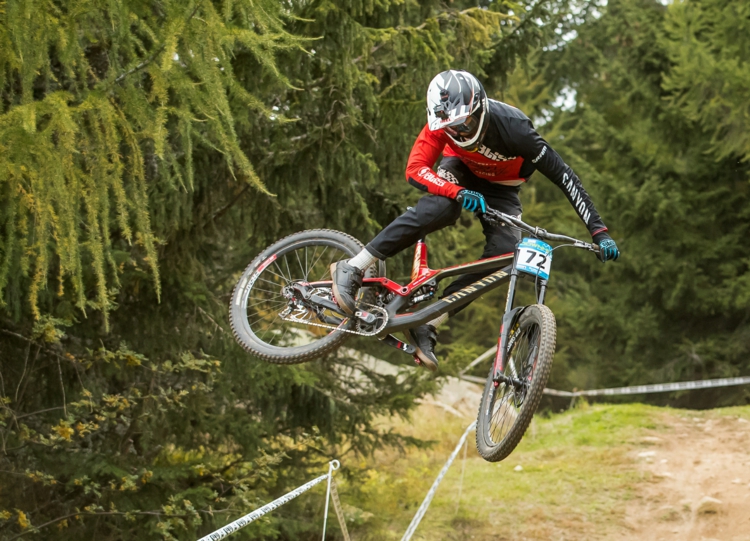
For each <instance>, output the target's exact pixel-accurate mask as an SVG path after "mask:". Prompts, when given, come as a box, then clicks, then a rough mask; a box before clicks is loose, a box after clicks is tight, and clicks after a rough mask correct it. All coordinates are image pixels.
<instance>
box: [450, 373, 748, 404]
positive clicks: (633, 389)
mask: <svg viewBox="0 0 750 541" xmlns="http://www.w3.org/2000/svg"><path fill="white" fill-rule="evenodd" d="M458 377H459V378H460V379H463V380H466V381H471V382H474V383H481V384H484V383H485V382H486V381H487V379H486V378H480V377H477V376H466V375H463V374H462V375H459V376H458ZM733 385H750V377H747V376H746V377H740V378H719V379H704V380H698V381H678V382H675V383H655V384H652V385H633V386H630V387H615V388H612V389H592V390H589V391H573V392H571V391H558V390H557V389H544V394H547V395H550V396H564V397H568V398H573V397H576V396H613V395H626V394H648V393H669V392H673V391H689V390H692V389H710V388H713V387H731V386H733Z"/></svg>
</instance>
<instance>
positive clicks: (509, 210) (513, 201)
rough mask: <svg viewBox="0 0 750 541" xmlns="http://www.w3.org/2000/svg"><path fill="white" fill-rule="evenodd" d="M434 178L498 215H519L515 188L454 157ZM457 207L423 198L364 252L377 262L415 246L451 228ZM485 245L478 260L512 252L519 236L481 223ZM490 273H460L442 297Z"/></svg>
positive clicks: (441, 199) (436, 198)
mask: <svg viewBox="0 0 750 541" xmlns="http://www.w3.org/2000/svg"><path fill="white" fill-rule="evenodd" d="M438 175H439V176H440V177H441V178H443V179H445V180H448V181H449V182H454V183H457V184H459V185H460V186H462V187H464V188H467V189H469V190H474V191H476V192H479V193H481V194H482V195H483V196H484V198H485V201H486V202H487V204H488V205H489V206H490V207H491V208H493V209H495V210H499V211H500V212H504V213H506V214H511V215H514V216H518V215H520V214H521V200H520V198H519V197H518V192H519V187H517V186H501V185H498V184H493V183H491V182H488V181H486V180H484V179H481V178H479V177H477V176H476V175H474V173H472V172H471V171H470V170H469V168H468V167H467V166H466V165H465V164H464V163H463V162H462V161H461V160H459V159H458V158H444V159H443V160H442V162H441V163H440V167H439V168H438ZM461 211H462V209H461V205H460V204H459V203H457V202H456V201H454V200H453V199H449V198H447V197H442V196H439V195H427V196H425V197H423V198H422V199H420V200H419V202H417V206H415V207H411V208H410V209H409V210H407V211H406V212H404V213H403V214H402V215H401V216H399V217H398V218H396V219H395V220H393V221H392V222H391V223H390V224H388V225H387V226H386V227H385V229H383V230H382V231H381V232H380V233H378V235H377V236H376V237H375V238H374V239H372V241H371V242H370V243H369V244H368V245H367V250H368V251H369V252H370V253H371V254H373V255H374V256H377V257H378V258H380V259H386V258H388V257H391V256H393V255H396V254H397V253H399V252H400V251H401V250H404V249H405V248H408V247H409V246H412V245H413V244H415V243H416V242H417V241H418V240H419V239H421V238H424V237H425V236H426V235H427V234H428V233H432V232H433V231H437V230H439V229H442V228H444V227H446V226H449V225H453V224H455V223H456V220H458V217H459V216H460V215H461ZM482 227H483V229H484V238H485V239H486V244H485V245H484V251H483V252H482V259H484V258H487V257H492V256H496V255H501V254H507V253H508V252H512V251H513V250H515V247H516V243H517V242H518V241H519V240H521V234H520V232H518V231H515V230H513V229H511V228H509V227H505V226H497V225H488V224H486V223H484V222H482ZM491 272H492V271H486V272H475V273H471V274H464V275H462V276H459V277H458V278H456V279H455V280H454V281H453V282H452V283H451V284H450V285H449V286H448V287H446V288H445V291H444V292H443V295H442V297H445V296H446V295H450V294H451V293H454V292H455V291H458V290H459V289H461V288H463V287H466V286H467V285H469V284H471V283H473V282H476V281H477V280H479V279H481V278H484V277H485V276H487V275H488V274H490V273H491Z"/></svg>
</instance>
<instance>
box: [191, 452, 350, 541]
mask: <svg viewBox="0 0 750 541" xmlns="http://www.w3.org/2000/svg"><path fill="white" fill-rule="evenodd" d="M333 462H336V463H338V461H337V460H336V461H333ZM333 469H338V466H337V467H336V468H333ZM330 476H331V473H330V468H329V473H327V474H325V475H321V476H320V477H318V478H317V479H313V480H312V481H310V482H308V483H305V484H304V485H302V486H301V487H297V488H295V489H294V490H292V491H291V492H288V493H287V494H284V495H283V496H281V497H280V498H276V499H275V500H274V501H272V502H271V503H267V504H266V505H264V506H263V507H261V508H260V509H256V510H255V511H253V512H252V513H248V514H247V515H245V516H244V517H241V518H238V519H237V520H235V521H234V522H232V523H231V524H227V525H226V526H224V527H223V528H219V529H218V530H216V531H215V532H213V533H210V534H208V535H207V536H205V537H201V538H200V539H199V540H198V541H218V540H219V539H224V538H225V537H227V536H228V535H229V534H232V533H234V532H236V531H237V530H239V529H240V528H244V527H245V526H247V525H248V524H250V523H251V522H255V521H256V520H258V519H259V518H260V517H262V516H263V515H266V514H268V513H270V512H271V511H273V510H274V509H276V508H278V507H281V506H282V505H284V504H285V503H287V502H289V501H291V500H293V499H294V498H296V497H297V496H299V495H300V494H302V493H304V492H307V491H308V490H310V489H311V488H312V487H314V486H315V485H317V484H318V483H322V482H323V481H325V480H326V479H328V478H329V477H330Z"/></svg>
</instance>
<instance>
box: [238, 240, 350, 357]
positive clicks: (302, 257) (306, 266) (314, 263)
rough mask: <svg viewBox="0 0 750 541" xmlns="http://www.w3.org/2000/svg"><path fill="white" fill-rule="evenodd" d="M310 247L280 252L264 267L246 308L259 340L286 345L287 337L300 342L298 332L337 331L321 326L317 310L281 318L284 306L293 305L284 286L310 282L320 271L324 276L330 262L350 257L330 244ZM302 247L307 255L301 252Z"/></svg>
mask: <svg viewBox="0 0 750 541" xmlns="http://www.w3.org/2000/svg"><path fill="white" fill-rule="evenodd" d="M309 248H310V246H304V247H301V248H297V249H295V250H290V251H287V252H284V251H283V250H281V251H279V252H278V256H277V258H276V259H275V260H274V262H273V264H272V265H269V266H267V267H266V268H265V269H263V271H262V272H261V273H260V275H259V276H257V277H256V279H255V282H254V283H253V286H252V288H251V292H250V295H249V296H248V305H247V306H246V310H247V322H248V325H249V327H250V329H251V330H252V331H253V333H254V335H255V337H256V338H257V339H259V340H260V341H262V342H266V343H268V344H269V345H278V346H279V347H284V346H283V344H284V341H285V340H287V339H288V340H287V341H290V342H292V343H296V342H297V338H296V334H295V333H296V332H298V331H302V330H305V331H308V332H309V333H310V335H311V336H312V337H313V339H315V340H318V339H321V338H324V337H325V336H328V335H329V334H330V333H332V332H335V329H333V328H327V327H319V326H318V325H320V324H323V323H322V322H321V321H319V320H318V317H317V314H316V313H315V311H313V310H310V309H308V310H307V311H306V312H305V313H302V312H299V311H297V312H295V315H294V318H295V320H294V321H290V320H287V319H281V317H280V314H281V312H282V310H283V309H284V307H286V306H291V305H290V301H289V300H288V299H287V298H286V297H285V296H284V295H282V293H281V290H282V288H283V287H287V286H289V285H290V284H294V283H299V282H309V280H310V279H311V278H314V277H315V276H317V275H321V274H322V275H323V277H325V276H326V275H328V274H329V267H330V262H333V261H335V260H336V259H342V258H345V257H346V256H347V253H346V252H343V251H342V250H341V249H339V248H336V247H334V246H330V245H327V244H322V243H321V244H318V245H314V248H313V250H312V252H310V251H309ZM302 250H304V254H302V253H300V252H301V251H302ZM292 253H293V255H292ZM290 259H291V260H292V263H291V264H290V263H289V260H290ZM326 259H329V264H328V265H327V266H323V263H324V262H325V261H326ZM295 260H296V261H297V265H296V266H295V265H294V261H295ZM292 268H294V270H292ZM323 314H325V315H327V316H332V315H334V312H332V311H331V310H328V309H324V311H323ZM294 329H297V330H298V331H295V330H294ZM324 331H325V332H324ZM303 340H304V338H303Z"/></svg>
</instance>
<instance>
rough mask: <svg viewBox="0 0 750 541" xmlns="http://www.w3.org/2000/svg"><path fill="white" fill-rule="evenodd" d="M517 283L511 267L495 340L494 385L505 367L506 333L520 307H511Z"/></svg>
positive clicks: (516, 275)
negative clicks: (501, 318) (506, 293)
mask: <svg viewBox="0 0 750 541" xmlns="http://www.w3.org/2000/svg"><path fill="white" fill-rule="evenodd" d="M517 283H518V270H516V268H515V267H513V270H511V271H510V283H509V284H508V296H507V298H506V299H505V312H504V313H503V322H502V323H501V325H500V336H498V340H497V352H496V353H495V363H494V365H493V371H492V376H493V377H492V379H493V380H494V381H495V387H497V386H498V385H499V384H500V383H499V381H498V379H497V376H498V374H500V373H502V371H503V370H504V369H505V361H506V359H505V355H506V351H505V350H506V349H507V344H508V333H509V332H510V328H511V327H512V326H513V319H514V318H515V316H516V313H517V312H518V311H519V310H521V308H516V309H514V308H513V303H514V302H515V300H516V284H517Z"/></svg>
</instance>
